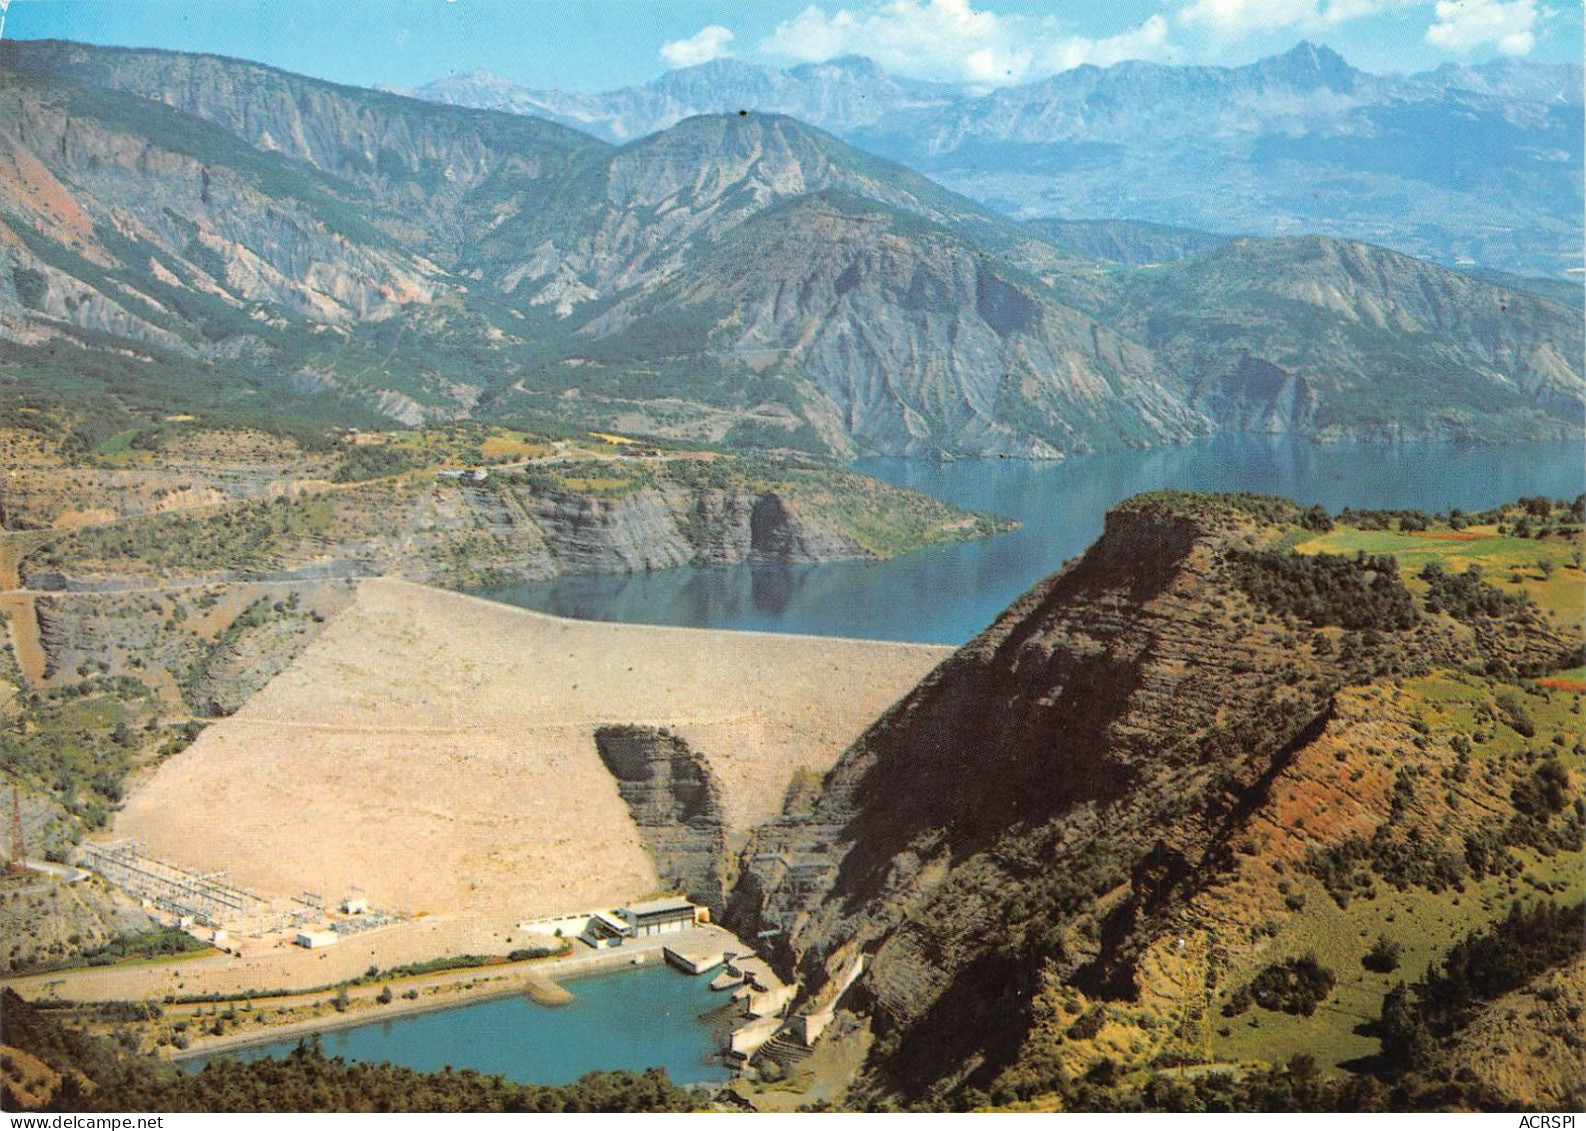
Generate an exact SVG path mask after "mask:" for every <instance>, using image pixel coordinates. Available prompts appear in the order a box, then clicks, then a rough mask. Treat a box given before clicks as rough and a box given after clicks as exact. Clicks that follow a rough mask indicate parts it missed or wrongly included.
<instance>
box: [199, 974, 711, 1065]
mask: <svg viewBox="0 0 1586 1131" xmlns="http://www.w3.org/2000/svg"><path fill="white" fill-rule="evenodd" d="M709 982H710V979H709V978H706V977H690V976H689V975H687V974H681V973H679V972H677V971H675V970H673V969H671V968H670V967H668V966H666V965H665V964H664V963H655V964H651V965H647V966H643V967H639V968H637V969H631V968H630V969H623V970H618V971H614V972H610V973H605V974H594V975H590V976H588V977H583V978H579V979H578V980H576V981H570V982H568V983H567V988H568V989H569V990H571V991H572V993H573V994H574V995H575V996H576V998H577V1000H576V1001H574V1002H572V1003H571V1004H569V1005H563V1006H544V1005H539V1004H537V1003H536V1002H534V1001H533V1000H532V999H530V998H528V997H527V996H521V995H520V996H516V997H508V998H495V999H493V1000H490V1001H482V1002H479V1003H477V1004H474V1005H462V1006H458V1007H457V1008H455V1009H445V1010H438V1011H436V1012H433V1013H418V1014H410V1015H408V1016H406V1017H397V1018H394V1019H392V1020H390V1021H374V1022H371V1023H369V1024H367V1025H360V1026H358V1027H356V1028H351V1029H338V1030H334V1031H332V1032H328V1033H324V1034H322V1036H321V1038H320V1039H321V1041H322V1043H323V1047H324V1050H325V1055H326V1056H339V1057H342V1058H344V1059H346V1060H349V1061H365V1062H369V1063H376V1062H381V1061H385V1062H389V1063H391V1064H399V1065H402V1066H404V1067H407V1068H413V1069H417V1070H418V1071H421V1072H438V1071H440V1070H441V1069H442V1068H444V1067H446V1065H448V1064H449V1065H452V1066H453V1067H455V1068H472V1069H474V1070H476V1071H478V1072H483V1073H485V1074H487V1075H501V1076H505V1077H506V1078H507V1079H509V1080H514V1081H517V1082H518V1083H524V1084H570V1083H572V1082H573V1081H575V1080H577V1079H578V1078H579V1077H580V1076H582V1075H584V1074H585V1073H586V1072H594V1071H597V1070H600V1071H612V1070H615V1069H619V1068H627V1069H632V1070H633V1071H636V1072H637V1071H642V1070H643V1069H646V1068H650V1067H652V1066H660V1067H662V1068H665V1069H666V1071H667V1074H668V1075H669V1076H671V1078H672V1081H673V1082H674V1083H678V1084H694V1083H699V1082H702V1081H709V1082H716V1081H720V1080H725V1079H726V1078H727V1072H726V1069H725V1068H724V1067H723V1066H722V1064H721V1062H720V1060H719V1058H718V1055H717V1054H718V1050H719V1048H720V1044H721V1042H720V1038H719V1036H718V1034H719V1033H720V1032H721V1026H720V1025H719V1024H718V1023H717V1019H716V1018H712V1017H707V1016H705V1015H707V1014H709V1013H712V1012H714V1011H719V1010H721V1009H722V1008H723V1007H724V1006H726V1005H727V1004H728V1000H727V999H728V997H729V996H730V995H728V994H720V993H712V992H711V991H710V988H709ZM298 1040H299V1038H296V1037H294V1038H292V1039H290V1040H284V1041H275V1042H272V1043H270V1044H261V1045H254V1046H251V1047H249V1048H243V1049H238V1050H236V1051H235V1052H231V1053H226V1054H223V1055H225V1056H232V1057H236V1058H237V1059H239V1060H258V1059H260V1058H262V1057H282V1056H286V1055H287V1054H288V1053H290V1052H291V1051H292V1050H293V1049H295V1048H296V1047H297V1045H298ZM205 1063H206V1058H203V1057H195V1058H194V1059H192V1060H189V1061H184V1062H183V1067H184V1068H186V1069H187V1070H188V1071H198V1070H199V1069H201V1068H202V1067H203V1065H204V1064H205Z"/></svg>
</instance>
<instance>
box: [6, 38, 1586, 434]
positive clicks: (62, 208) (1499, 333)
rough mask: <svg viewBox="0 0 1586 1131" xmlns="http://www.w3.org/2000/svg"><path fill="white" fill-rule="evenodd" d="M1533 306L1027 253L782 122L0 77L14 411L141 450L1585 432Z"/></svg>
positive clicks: (1251, 256)
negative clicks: (233, 433) (377, 423)
mask: <svg viewBox="0 0 1586 1131" xmlns="http://www.w3.org/2000/svg"><path fill="white" fill-rule="evenodd" d="M817 70H818V69H817ZM810 73H811V74H813V73H815V72H814V71H811V72H810ZM1109 73H1111V72H1109ZM1494 81H1497V80H1494ZM899 89H900V90H902V89H903V88H902V87H899ZM906 93H907V96H908V97H909V98H915V99H924V98H932V97H936V95H935V94H932V93H931V92H930V91H924V90H922V89H920V88H912V89H911V90H910V91H908V92H906ZM899 97H902V95H900V96H899ZM900 112H902V111H900ZM908 112H910V113H913V112H914V111H912V110H911V111H908ZM1098 233H1100V234H1099V235H1098ZM1098 239H1099V241H1100V242H1098ZM1104 245H1105V246H1104ZM1153 248H1155V249H1156V252H1157V253H1160V258H1161V260H1162V261H1161V262H1160V263H1142V262H1139V261H1140V259H1141V253H1142V252H1143V251H1150V250H1152V249H1153ZM1147 258H1149V256H1148V257H1147ZM1492 278H1496V279H1497V280H1498V282H1499V283H1510V282H1515V281H1513V280H1508V279H1507V278H1505V277H1503V276H1492ZM1521 287H1527V288H1528V289H1520V288H1521ZM1546 289H1547V288H1546V287H1536V286H1529V285H1528V284H1525V283H1524V282H1523V281H1519V282H1518V283H1517V285H1514V286H1508V285H1496V284H1495V283H1493V282H1488V281H1484V280H1482V279H1478V278H1475V277H1473V276H1472V275H1470V274H1467V273H1462V272H1458V271H1453V270H1449V269H1446V268H1443V267H1439V266H1435V265H1433V264H1431V263H1428V262H1424V261H1421V260H1417V259H1414V258H1411V257H1409V256H1406V255H1403V254H1401V253H1398V252H1394V251H1390V250H1387V249H1384V248H1382V247H1377V246H1371V245H1367V244H1362V243H1355V242H1349V241H1341V240H1336V239H1330V238H1325V237H1295V238H1282V239H1267V240H1262V239H1249V238H1246V239H1235V240H1226V239H1222V238H1219V237H1214V236H1208V235H1206V234H1204V233H1185V232H1182V231H1178V230H1174V229H1165V228H1162V227H1160V226H1151V225H1139V224H1134V223H1123V224H1114V225H1111V226H1109V227H1105V228H1102V229H1098V228H1097V227H1095V226H1090V227H1088V228H1086V227H1084V226H1079V227H1076V226H1074V225H1067V226H1064V225H1056V226H1054V225H1050V224H1048V225H1041V224H1021V223H1018V222H1016V221H1014V220H1012V219H1010V218H1009V217H1007V216H1005V215H1003V214H1001V213H999V212H996V211H993V210H991V209H988V208H986V207H985V206H983V205H981V204H978V203H976V202H974V201H973V200H971V199H969V198H967V197H964V196H961V195H959V194H957V193H954V192H952V191H950V190H948V189H946V188H943V187H941V186H940V185H938V184H936V183H935V182H933V181H931V180H929V179H927V178H926V177H924V176H922V175H920V174H919V173H916V172H913V171H911V170H909V169H907V168H905V167H903V166H900V165H898V164H895V163H893V162H891V161H889V160H886V159H885V158H882V157H878V156H876V155H874V154H871V153H867V152H865V151H863V150H861V149H857V148H854V147H853V146H851V145H849V144H847V143H845V142H843V141H842V140H840V139H838V138H837V137H835V136H833V135H831V134H829V133H826V132H824V131H822V130H820V129H817V128H815V127H812V126H810V125H808V124H806V123H803V122H800V121H798V120H796V119H794V118H791V117H787V116H783V115H779V114H767V113H760V112H752V113H751V112H748V111H743V112H734V113H731V114H725V115H720V114H718V115H701V116H695V117H690V118H686V119H684V120H682V121H680V122H678V123H676V124H675V125H672V126H670V127H669V128H667V129H665V130H663V131H662V132H659V133H655V134H650V135H648V136H645V137H642V138H639V139H638V140H635V141H632V142H629V143H627V144H625V145H622V146H611V145H608V144H607V143H605V142H602V141H600V140H598V139H596V138H593V137H590V136H589V135H587V134H584V133H580V132H578V131H575V130H573V129H569V128H566V127H564V126H560V125H557V124H554V123H550V122H545V121H540V120H537V119H534V118H530V117H524V116H521V115H513V114H507V113H501V112H495V111H485V110H474V109H466V108H460V107H454V106H445V105H439V104H436V103H433V102H425V101H420V100H416V99H411V98H406V97H401V96H398V95H394V94H390V93H384V92H377V91H369V90H360V89H355V88H348V87H339V86H336V85H334V84H330V83H325V82H321V81H318V80H314V79H310V78H306V77H303V76H297V75H290V74H286V73H283V72H280V71H276V70H273V69H271V68H268V67H264V66H260V65H258V64H253V63H247V62H241V61H237V60H228V59H221V58H217V57H213V56H195V55H181V54H173V53H168V52H156V51H137V50H121V49H104V48H90V47H83V46H79V45H74V44H65V43H57V42H39V43H11V44H5V45H3V51H0V317H3V322H0V340H3V342H4V347H3V348H4V351H5V352H4V355H3V356H4V358H5V361H6V371H7V373H8V380H7V386H9V387H10V388H11V389H13V390H15V389H17V388H28V389H32V390H39V389H47V390H49V391H50V392H51V395H55V396H77V395H87V394H88V393H90V392H97V393H105V392H108V393H109V394H110V397H109V398H108V403H110V404H111V405H113V406H114V407H115V410H116V411H120V412H124V413H128V414H131V415H132V416H136V415H137V414H140V413H141V414H144V415H148V414H154V413H163V412H169V411H171V410H172V407H173V405H176V404H178V403H179V404H181V405H182V406H184V409H185V410H187V411H191V410H193V409H194V408H207V409H210V410H214V411H219V410H222V409H224V410H226V411H233V412H235V411H241V410H257V409H259V408H261V407H267V408H269V409H270V410H272V411H278V412H279V411H287V410H290V411H297V412H302V413H307V414H311V415H312V414H320V415H323V414H327V413H329V414H331V415H334V416H337V417H338V418H339V419H342V420H345V421H349V422H354V423H356V419H354V418H368V419H376V420H385V421H387V422H389V421H391V420H399V421H402V422H405V423H409V424H413V423H418V422H421V421H424V420H431V419H445V418H452V417H458V416H464V415H474V416H481V417H495V418H507V417H511V418H518V419H530V420H533V419H541V420H543V419H553V420H556V421H561V422H565V423H572V424H576V425H580V426H592V425H596V424H600V425H611V426H616V427H621V428H625V429H629V430H633V431H641V432H650V433H653V434H657V435H671V436H677V437H680V438H686V439H689V440H691V441H711V442H719V443H724V444H727V445H729V446H734V447H750V448H783V449H788V448H791V449H800V450H804V451H808V452H812V453H819V454H824V455H831V456H838V457H849V456H853V455H857V454H864V453H883V454H893V455H909V456H944V455H945V456H956V455H983V454H1003V455H1025V456H1041V457H1053V456H1059V455H1064V454H1070V453H1078V452H1085V451H1091V450H1096V449H1101V448H1108V447H1117V446H1143V445H1150V444H1155V443H1163V442H1174V441H1179V440H1183V439H1187V438H1190V437H1193V436H1196V435H1202V434H1206V433H1209V432H1212V431H1215V430H1217V429H1222V428H1233V429H1247V430H1258V431H1265V432H1293V433H1299V434H1303V435H1310V436H1316V437H1321V438H1341V437H1374V438H1385V437H1397V438H1407V437H1408V438H1433V437H1436V438H1468V439H1469V438H1473V439H1511V438H1518V437H1535V436H1553V435H1564V434H1578V432H1579V430H1580V420H1581V404H1582V397H1583V388H1586V385H1583V379H1582V370H1581V364H1582V363H1581V357H1582V349H1581V346H1580V341H1581V326H1580V322H1579V318H1578V316H1577V315H1576V314H1575V313H1574V312H1573V311H1571V310H1570V309H1569V308H1568V307H1567V306H1565V305H1563V304H1560V303H1558V302H1554V301H1552V300H1551V299H1549V298H1547V297H1543V296H1542V295H1539V294H1535V293H1531V291H1532V290H1544V291H1545V290H1546ZM0 388H5V386H0ZM105 403H106V398H104V397H100V398H99V399H98V400H97V401H95V408H94V411H104V404H105ZM360 414H361V416H360Z"/></svg>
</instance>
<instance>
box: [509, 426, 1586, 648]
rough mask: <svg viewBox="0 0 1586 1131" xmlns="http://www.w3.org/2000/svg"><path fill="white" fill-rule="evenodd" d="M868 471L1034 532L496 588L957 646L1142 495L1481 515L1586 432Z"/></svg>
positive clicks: (598, 608)
mask: <svg viewBox="0 0 1586 1131" xmlns="http://www.w3.org/2000/svg"><path fill="white" fill-rule="evenodd" d="M855 466H856V470H859V471H862V472H865V473H867V474H869V475H874V476H876V477H877V478H879V479H885V480H888V481H890V482H893V483H898V484H902V485H904V486H907V487H913V488H915V489H916V490H920V491H923V492H925V493H926V494H928V495H934V496H936V497H937V498H940V499H946V500H947V501H949V502H952V503H956V504H958V505H959V506H964V507H969V508H972V509H976V510H986V511H993V512H995V513H997V514H1003V515H1008V516H1009V517H1011V518H1016V519H1018V520H1019V521H1020V522H1021V523H1023V526H1022V527H1021V528H1020V529H1019V530H1018V531H1015V532H1014V533H1011V534H1005V535H1000V536H998V537H996V538H990V539H983V540H981V541H979V542H974V543H970V544H967V545H962V546H947V547H941V548H939V549H933V550H926V551H922V552H920V553H916V554H909V555H907V556H905V557H902V558H897V559H894V560H893V561H890V562H837V563H832V564H827V565H810V566H736V567H727V568H721V569H687V568H685V569H673V570H664V571H661V572H658V573H649V574H632V575H618V576H605V577H564V578H558V579H555V580H553V581H547V582H535V583H531V584H526V585H515V586H506V587H501V588H496V589H491V590H486V591H484V592H483V594H482V595H484V596H488V597H493V598H496V599H497V600H502V601H507V602H510V603H512V604H516V605H523V606H526V607H528V608H533V609H539V610H541V611H542V612H547V613H554V614H556V615H558V616H567V617H577V618H581V619H588V620H612V621H628V622H635V623H643V624H676V625H692V626H696V627H702V628H740V629H754V630H760V631H770V632H802V633H813V634H818V635H829V636H860V637H871V638H875V639H883V640H922V641H930V642H933V643H946V644H958V643H962V642H963V641H965V640H967V639H969V638H970V637H971V636H973V635H974V634H975V633H976V632H978V631H979V630H980V629H982V628H984V627H985V626H986V625H987V624H989V623H990V622H991V620H992V619H993V618H994V617H995V616H996V614H997V613H998V612H1000V611H1001V610H1002V609H1003V608H1005V607H1006V606H1007V605H1008V603H1009V602H1010V601H1012V600H1013V599H1014V598H1015V597H1017V596H1018V595H1019V594H1020V593H1022V592H1023V591H1024V590H1025V589H1028V588H1029V587H1030V585H1032V584H1033V583H1034V582H1035V581H1037V580H1038V579H1040V578H1041V577H1044V576H1045V575H1046V574H1048V573H1050V572H1051V571H1052V570H1054V569H1056V568H1057V567H1058V566H1059V565H1060V564H1062V562H1063V561H1064V559H1066V558H1069V557H1072V556H1073V555H1075V554H1078V553H1080V552H1081V551H1083V550H1084V548H1085V547H1086V546H1088V545H1089V544H1090V543H1091V542H1093V541H1094V540H1095V539H1096V536H1097V535H1099V534H1100V533H1101V528H1102V519H1103V516H1104V515H1105V514H1106V512H1107V510H1108V509H1109V508H1110V507H1112V506H1113V505H1114V504H1116V503H1117V502H1118V501H1120V500H1122V499H1125V498H1128V497H1129V496H1130V495H1134V494H1138V493H1139V492H1141V491H1149V490H1154V489H1158V488H1166V487H1173V488H1181V489H1185V490H1196V491H1260V492H1264V493H1267V494H1273V495H1284V496H1287V497H1289V498H1292V499H1295V500H1297V501H1299V502H1302V503H1318V502H1319V503H1321V504H1323V505H1324V506H1326V507H1328V508H1329V509H1330V510H1335V511H1336V510H1338V509H1340V508H1342V507H1346V506H1352V507H1382V508H1417V509H1422V510H1434V511H1443V510H1447V509H1448V508H1450V507H1463V508H1465V509H1467V510H1475V509H1480V508H1483V507H1488V506H1492V505H1494V504H1496V503H1500V502H1504V501H1506V500H1510V499H1514V498H1517V497H1518V496H1520V495H1536V494H1542V495H1549V496H1553V497H1557V498H1573V497H1574V496H1576V495H1578V494H1580V493H1581V492H1582V490H1586V470H1583V467H1586V451H1583V448H1582V445H1581V444H1580V443H1579V442H1572V441H1560V442H1547V443H1535V444H1512V445H1502V446H1496V445H1495V446H1466V445H1459V444H1312V443H1309V442H1307V441H1304V440H1296V439H1292V438H1289V437H1282V436H1218V437H1213V438H1211V439H1209V440H1205V441H1201V442H1197V443H1194V444H1186V445H1184V446H1182V447H1173V448H1155V449H1151V450H1149V451H1144V452H1116V453H1108V454H1105V455H1096V456H1086V457H1084V458H1081V459H1074V460H1069V461H1067V462H1065V463H1031V462H1028V461H1024V460H966V461H960V462H957V463H930V462H920V461H911V460H894V459H885V460H881V459H878V460H866V461H863V462H861V463H859V464H857V465H855Z"/></svg>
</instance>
